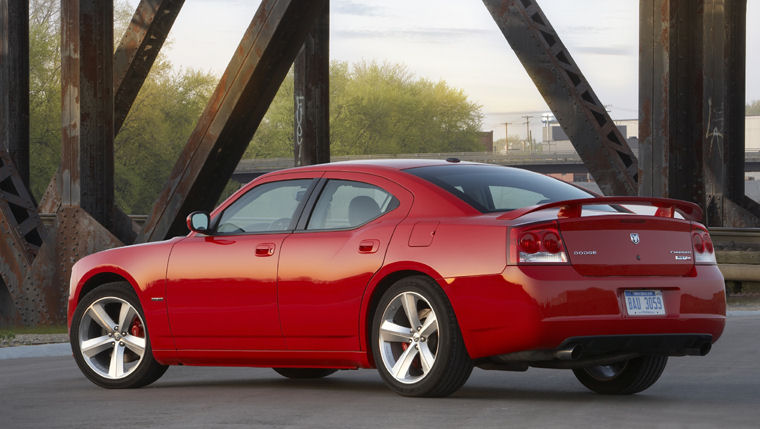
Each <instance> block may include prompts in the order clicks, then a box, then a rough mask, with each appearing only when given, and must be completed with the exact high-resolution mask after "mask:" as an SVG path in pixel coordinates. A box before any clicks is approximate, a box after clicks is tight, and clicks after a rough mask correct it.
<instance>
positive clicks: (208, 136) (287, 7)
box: [137, 0, 328, 242]
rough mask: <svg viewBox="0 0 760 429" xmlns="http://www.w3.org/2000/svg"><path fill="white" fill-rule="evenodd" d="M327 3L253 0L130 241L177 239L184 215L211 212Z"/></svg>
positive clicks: (182, 230)
mask: <svg viewBox="0 0 760 429" xmlns="http://www.w3.org/2000/svg"><path fill="white" fill-rule="evenodd" d="M327 2H328V0H263V1H262V2H261V5H260V6H259V9H258V10H257V11H256V14H255V15H254V17H253V20H252V21H251V24H250V26H249V27H248V29H247V30H246V32H245V35H244V36H243V40H242V41H241V42H240V45H239V46H238V48H237V50H236V51H235V55H234V56H233V57H232V59H231V60H230V63H229V65H228V66H227V69H226V70H225V72H224V75H223V76H222V78H221V80H220V82H219V85H218V86H217V88H216V90H215V91H214V94H213V95H212V96H211V99H210V100H209V103H208V105H207V106H206V109H205V110H204V112H203V114H202V115H201V117H200V119H199V120H198V123H197V125H196V127H195V130H194V131H193V133H192V134H191V135H190V138H189V139H188V142H187V144H186V145H185V148H184V150H183V151H182V153H181V154H180V156H179V159H178V160H177V163H176V164H175V165H174V169H173V170H172V173H171V175H170V177H169V180H168V182H167V184H166V186H165V187H164V189H163V191H162V192H161V194H160V196H159V198H158V200H157V201H156V203H155V204H154V206H153V210H152V213H151V215H150V216H149V218H148V221H147V222H146V224H145V227H144V229H143V231H142V232H141V234H140V236H139V237H138V240H137V241H138V242H146V241H155V240H163V239H165V238H167V237H172V236H176V235H184V234H186V233H187V227H186V225H185V219H184V218H185V216H186V215H187V214H188V213H189V212H191V211H193V210H211V209H212V208H213V206H214V204H215V203H216V201H217V200H218V199H219V196H220V195H221V193H222V191H223V190H224V187H225V186H226V184H227V181H228V179H229V178H230V177H231V176H232V172H233V171H234V169H235V166H236V165H237V163H238V162H239V161H240V158H241V157H242V156H243V153H244V152H245V149H246V148H247V147H248V144H249V143H250V141H251V138H252V137H253V134H254V132H255V131H256V128H257V127H258V125H259V123H260V122H261V120H262V118H263V117H264V114H265V113H266V111H267V109H268V107H269V104H270V103H271V102H272V99H273V98H274V96H275V93H276V92H277V89H278V88H279V87H280V84H281V83H282V81H283V79H284V78H285V76H286V74H287V72H288V69H289V68H290V66H291V64H293V60H294V59H295V58H296V55H297V54H298V51H299V50H300V49H301V46H302V45H303V44H304V41H305V39H306V35H307V33H308V32H309V31H310V30H311V28H312V27H313V25H314V23H315V22H316V20H317V18H318V17H319V16H320V12H321V11H323V10H324V8H325V7H326V6H327V4H328V3H327Z"/></svg>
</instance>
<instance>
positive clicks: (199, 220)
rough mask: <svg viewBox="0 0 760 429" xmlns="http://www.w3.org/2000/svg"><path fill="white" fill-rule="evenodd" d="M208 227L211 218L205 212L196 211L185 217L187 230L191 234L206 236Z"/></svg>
mask: <svg viewBox="0 0 760 429" xmlns="http://www.w3.org/2000/svg"><path fill="white" fill-rule="evenodd" d="M210 225H211V218H210V217H209V214H208V213H207V212H204V211H197V212H192V213H190V214H189V215H187V229H189V230H190V231H192V232H200V233H202V234H208V232H209V226H210Z"/></svg>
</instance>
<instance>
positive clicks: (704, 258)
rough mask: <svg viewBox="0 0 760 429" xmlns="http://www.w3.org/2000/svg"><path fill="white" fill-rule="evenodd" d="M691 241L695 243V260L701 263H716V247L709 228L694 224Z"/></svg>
mask: <svg viewBox="0 0 760 429" xmlns="http://www.w3.org/2000/svg"><path fill="white" fill-rule="evenodd" d="M691 242H692V244H693V245H694V262H695V263H697V264H700V265H715V264H716V261H715V248H714V247H713V242H712V239H711V238H710V234H709V233H708V232H707V229H706V228H705V227H703V226H701V225H692V227H691Z"/></svg>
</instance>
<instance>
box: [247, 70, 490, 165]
mask: <svg viewBox="0 0 760 429" xmlns="http://www.w3.org/2000/svg"><path fill="white" fill-rule="evenodd" d="M482 119H483V115H482V113H481V112H480V106H479V105H477V104H475V103H472V102H470V101H469V100H468V99H467V96H466V95H465V94H464V93H463V92H462V91H461V90H458V89H454V88H451V87H449V86H448V85H447V84H446V83H445V82H443V81H440V82H431V81H429V80H426V79H417V78H415V77H414V75H412V74H411V73H410V72H409V71H408V69H407V68H406V67H405V66H403V65H399V64H382V65H380V64H377V63H374V62H373V63H359V64H355V65H353V66H349V65H348V63H345V62H333V63H332V65H331V67H330V152H331V153H332V154H333V155H363V154H397V153H424V152H451V151H477V150H480V149H479V148H480V146H479V143H478V131H479V129H480V126H481V123H482ZM292 155H293V79H292V73H291V75H289V76H288V77H287V78H286V79H285V81H284V82H283V84H282V87H280V90H279V92H278V93H277V95H276V96H275V99H274V101H273V102H272V105H271V107H270V109H269V111H268V112H267V114H266V116H265V117H264V119H263V120H262V123H261V125H260V126H259V129H258V130H257V132H256V135H255V136H254V138H253V141H252V144H251V145H250V146H249V148H248V150H247V152H246V156H248V157H254V158H256V157H271V156H279V157H288V156H292Z"/></svg>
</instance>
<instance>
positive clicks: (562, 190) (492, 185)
mask: <svg viewBox="0 0 760 429" xmlns="http://www.w3.org/2000/svg"><path fill="white" fill-rule="evenodd" d="M404 171H405V172H407V173H409V174H412V175H415V176H417V177H420V178H422V179H425V180H427V181H428V182H431V183H433V184H435V185H436V186H439V187H441V188H443V189H444V190H446V191H448V192H450V193H451V194H453V195H455V196H456V197H457V198H459V199H461V200H462V201H464V202H466V203H467V204H469V205H471V206H472V207H473V208H475V209H477V210H479V211H481V212H483V213H489V212H504V211H511V210H515V209H519V208H523V207H529V206H534V205H539V204H547V203H552V202H555V201H564V200H576V199H581V198H593V197H594V195H593V194H591V193H590V192H587V191H584V190H581V189H578V188H576V187H575V186H573V185H570V184H568V183H565V182H563V181H561V180H558V179H555V178H553V177H549V176H545V175H543V174H538V173H534V172H532V171H528V170H522V169H519V168H510V167H501V166H497V165H479V164H454V165H437V166H428V167H417V168H409V169H406V170H404ZM588 208H593V209H595V210H603V211H612V212H614V211H616V210H615V209H613V208H612V207H610V206H605V205H601V206H593V207H591V206H589V207H588Z"/></svg>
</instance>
